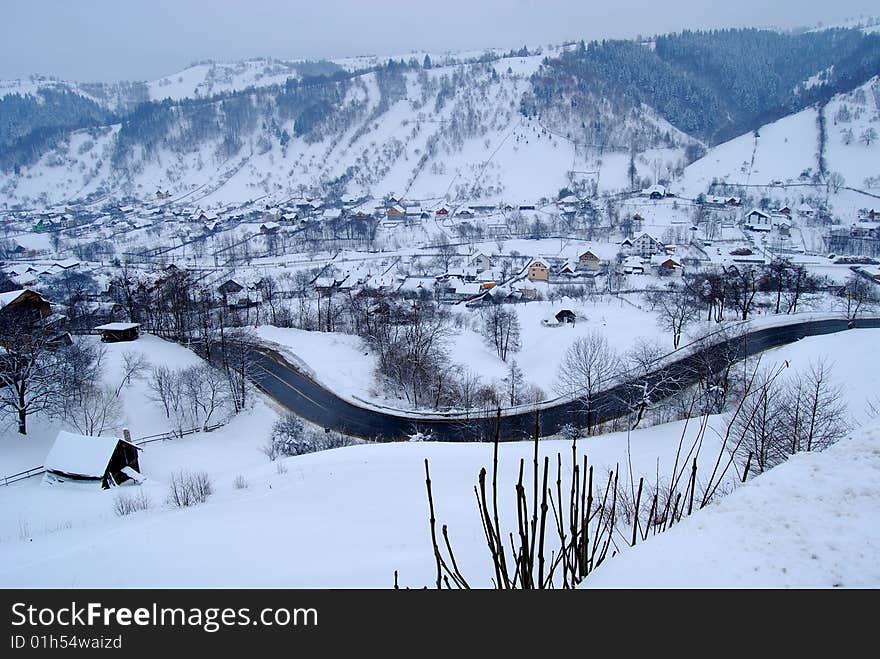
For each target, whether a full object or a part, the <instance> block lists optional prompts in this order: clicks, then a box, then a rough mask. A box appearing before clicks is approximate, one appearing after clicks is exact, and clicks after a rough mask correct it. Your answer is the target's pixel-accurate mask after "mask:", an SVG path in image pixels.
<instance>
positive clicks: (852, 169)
mask: <svg viewBox="0 0 880 659" xmlns="http://www.w3.org/2000/svg"><path fill="white" fill-rule="evenodd" d="M822 114H823V115H824V117H825V124H826V131H827V137H826V140H825V152H824V158H825V161H826V170H827V171H828V172H829V173H833V172H837V173H839V174H840V175H841V176H842V177H843V185H846V186H851V187H855V188H858V189H862V190H866V191H868V192H873V193H874V194H877V193H878V191H880V141H878V139H877V135H878V134H880V77H875V78H873V79H871V80H870V81H868V82H867V83H865V84H864V85H862V86H860V87H859V88H858V89H856V90H854V91H853V92H851V93H848V94H840V95H837V96H835V97H834V98H833V99H832V100H831V101H830V102H829V103H827V104H826V105H825V106H824V108H823V109H822ZM818 116H819V110H818V109H816V108H809V109H806V110H803V111H801V112H798V113H796V114H793V115H790V116H788V117H785V118H783V119H780V120H779V121H775V122H773V123H771V124H767V125H765V126H761V127H760V128H759V129H758V130H756V131H755V132H753V133H748V134H746V135H742V136H740V137H737V138H736V139H733V140H730V141H729V142H725V143H724V144H720V145H718V146H716V147H714V148H712V149H710V150H709V152H708V153H707V154H706V155H705V156H704V157H703V158H701V159H700V160H698V161H696V162H694V163H693V164H691V165H690V166H688V167H687V168H686V169H685V172H684V176H683V177H682V179H681V181H680V182H679V183H678V189H679V190H681V192H682V194H684V195H686V196H691V197H696V196H697V195H699V194H700V193H705V192H706V191H707V190H708V189H709V185H710V184H711V183H713V182H717V183H720V184H726V185H730V186H744V187H750V186H751V187H767V188H771V187H774V186H775V187H780V186H782V185H783V184H788V185H795V186H797V185H803V186H809V185H810V184H811V183H812V182H813V181H814V176H816V175H817V174H818V170H819V141H820V140H819V135H820V128H819V121H818ZM872 131H873V132H872ZM861 201H862V203H865V200H864V199H862V200H861Z"/></svg>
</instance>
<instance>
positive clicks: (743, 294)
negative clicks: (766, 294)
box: [726, 264, 765, 320]
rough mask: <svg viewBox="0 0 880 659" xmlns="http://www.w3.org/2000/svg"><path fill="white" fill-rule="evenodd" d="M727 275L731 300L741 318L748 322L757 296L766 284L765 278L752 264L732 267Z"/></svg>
mask: <svg viewBox="0 0 880 659" xmlns="http://www.w3.org/2000/svg"><path fill="white" fill-rule="evenodd" d="M726 275H727V287H728V290H729V291H730V299H731V301H732V302H733V304H734V306H735V307H736V308H737V310H738V311H739V314H740V318H742V319H743V320H748V317H749V312H750V311H751V310H752V304H753V303H754V301H755V296H756V295H757V294H758V291H759V290H760V288H761V286H762V285H763V284H764V283H765V280H764V277H763V275H762V273H761V272H760V270H758V268H756V267H755V266H752V265H750V264H742V265H739V266H730V267H729V268H728V269H727V272H726Z"/></svg>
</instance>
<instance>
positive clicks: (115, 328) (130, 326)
mask: <svg viewBox="0 0 880 659" xmlns="http://www.w3.org/2000/svg"><path fill="white" fill-rule="evenodd" d="M140 326H141V324H140V323H107V324H105V325H98V327H96V328H95V329H96V330H98V331H99V332H101V341H103V342H104V343H118V342H120V341H134V340H135V339H137V338H138V332H139V328H140Z"/></svg>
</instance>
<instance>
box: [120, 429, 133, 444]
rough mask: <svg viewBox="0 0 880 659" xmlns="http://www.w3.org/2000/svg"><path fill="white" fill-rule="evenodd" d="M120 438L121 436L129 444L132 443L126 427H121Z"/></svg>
mask: <svg viewBox="0 0 880 659" xmlns="http://www.w3.org/2000/svg"><path fill="white" fill-rule="evenodd" d="M122 438H123V439H124V440H125V441H127V442H128V443H129V444H131V443H132V441H131V433H130V432H129V431H128V428H123V429H122Z"/></svg>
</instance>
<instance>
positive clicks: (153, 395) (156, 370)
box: [147, 365, 180, 419]
mask: <svg viewBox="0 0 880 659" xmlns="http://www.w3.org/2000/svg"><path fill="white" fill-rule="evenodd" d="M177 379H178V378H177V374H176V373H175V371H173V370H172V369H170V368H169V367H167V366H164V365H159V366H154V367H153V368H152V369H150V375H149V378H148V379H147V384H148V386H149V388H150V393H149V395H148V397H149V398H150V400H152V401H154V402H156V403H159V404H160V405H161V406H162V408H163V409H164V410H165V418H166V419H170V418H171V412H172V410H174V409H175V408H176V407H177V400H176V399H177V398H178V397H179V395H180V391H179V387H178V382H177Z"/></svg>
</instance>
